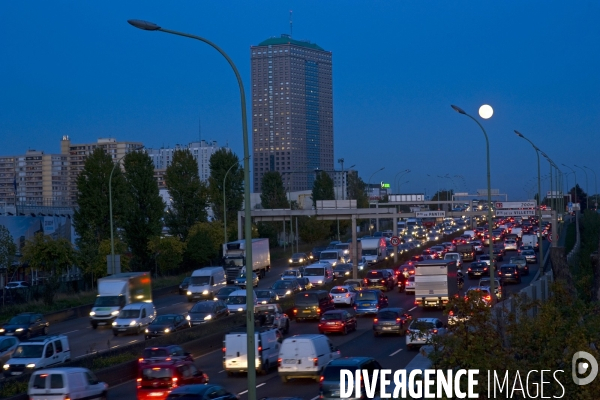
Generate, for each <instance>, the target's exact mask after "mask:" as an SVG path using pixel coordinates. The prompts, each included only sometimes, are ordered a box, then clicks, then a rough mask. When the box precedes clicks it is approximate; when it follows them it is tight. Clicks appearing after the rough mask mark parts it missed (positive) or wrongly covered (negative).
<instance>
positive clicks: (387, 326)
mask: <svg viewBox="0 0 600 400" xmlns="http://www.w3.org/2000/svg"><path fill="white" fill-rule="evenodd" d="M411 319H412V317H411V316H410V315H409V314H408V313H407V312H406V311H405V310H404V309H403V308H392V307H388V308H384V309H382V310H379V312H377V315H376V316H375V319H373V334H374V335H375V336H379V335H380V334H384V333H395V334H398V335H400V336H402V335H404V334H405V333H406V329H407V328H408V324H409V323H410V321H411Z"/></svg>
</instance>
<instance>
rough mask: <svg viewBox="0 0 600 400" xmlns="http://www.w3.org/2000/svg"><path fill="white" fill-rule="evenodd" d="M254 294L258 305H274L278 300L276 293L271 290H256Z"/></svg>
mask: <svg viewBox="0 0 600 400" xmlns="http://www.w3.org/2000/svg"><path fill="white" fill-rule="evenodd" d="M254 293H256V301H257V302H258V304H269V303H275V302H276V301H277V300H279V296H277V293H275V291H274V290H273V289H256V290H255V291H254Z"/></svg>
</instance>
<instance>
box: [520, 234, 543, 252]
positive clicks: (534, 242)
mask: <svg viewBox="0 0 600 400" xmlns="http://www.w3.org/2000/svg"><path fill="white" fill-rule="evenodd" d="M521 245H522V246H531V247H533V249H534V250H535V251H539V250H540V243H539V242H538V237H537V235H536V234H533V235H530V234H528V235H523V236H522V237H521Z"/></svg>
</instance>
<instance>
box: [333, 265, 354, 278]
mask: <svg viewBox="0 0 600 400" xmlns="http://www.w3.org/2000/svg"><path fill="white" fill-rule="evenodd" d="M350 275H352V264H336V265H335V267H333V277H334V278H348V277H350Z"/></svg>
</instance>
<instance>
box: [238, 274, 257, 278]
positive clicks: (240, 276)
mask: <svg viewBox="0 0 600 400" xmlns="http://www.w3.org/2000/svg"><path fill="white" fill-rule="evenodd" d="M238 278H244V279H246V274H245V273H241V274H239V275H238ZM253 278H254V276H253Z"/></svg>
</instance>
